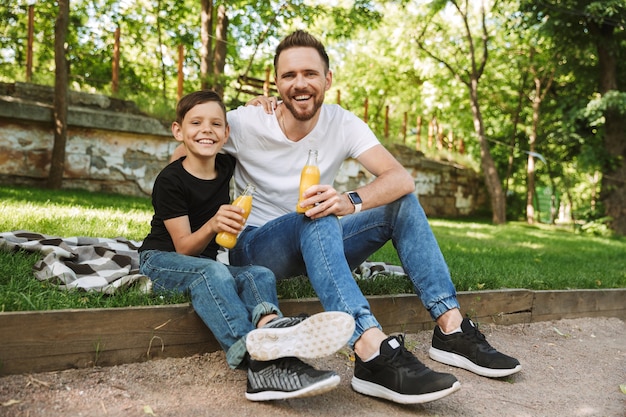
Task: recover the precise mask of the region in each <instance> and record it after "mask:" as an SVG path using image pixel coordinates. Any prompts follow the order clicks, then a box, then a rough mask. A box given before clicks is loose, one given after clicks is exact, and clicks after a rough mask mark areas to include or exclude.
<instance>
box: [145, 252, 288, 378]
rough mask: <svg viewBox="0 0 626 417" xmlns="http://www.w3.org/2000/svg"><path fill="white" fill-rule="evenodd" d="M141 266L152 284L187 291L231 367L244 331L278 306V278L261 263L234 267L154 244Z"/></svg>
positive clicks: (241, 352) (238, 358) (240, 352)
mask: <svg viewBox="0 0 626 417" xmlns="http://www.w3.org/2000/svg"><path fill="white" fill-rule="evenodd" d="M139 262H140V265H139V272H140V273H141V274H143V275H146V276H148V277H150V279H151V280H152V282H153V289H154V291H155V292H158V291H180V292H183V293H186V294H189V295H190V296H191V304H192V305H193V308H194V310H195V311H196V313H197V314H198V316H199V317H200V318H201V319H202V321H203V322H204V323H205V324H206V325H207V327H208V328H209V329H210V330H211V332H213V335H214V336H215V338H216V339H217V341H218V342H219V344H220V346H222V349H224V350H225V351H226V360H227V361H228V364H229V366H230V367H231V368H236V367H237V366H239V365H240V364H241V362H242V361H243V359H244V356H245V354H246V335H247V334H248V332H250V331H251V330H254V329H255V328H256V324H257V323H258V322H259V320H260V319H261V317H263V316H265V315H267V314H271V313H275V314H278V315H279V316H282V314H281V313H280V311H279V309H278V296H277V295H276V279H275V277H274V274H273V273H272V271H270V270H268V269H267V268H263V267H261V266H245V267H235V266H229V265H224V264H222V263H221V262H217V261H215V260H213V259H209V258H199V257H195V256H186V255H181V254H179V253H176V252H164V251H158V250H148V251H143V252H141V253H140V254H139Z"/></svg>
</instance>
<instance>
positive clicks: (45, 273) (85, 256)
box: [0, 230, 152, 294]
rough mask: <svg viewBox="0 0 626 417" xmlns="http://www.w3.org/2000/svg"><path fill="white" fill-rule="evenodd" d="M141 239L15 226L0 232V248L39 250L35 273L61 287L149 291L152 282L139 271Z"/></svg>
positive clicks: (106, 291) (106, 290) (107, 292)
mask: <svg viewBox="0 0 626 417" xmlns="http://www.w3.org/2000/svg"><path fill="white" fill-rule="evenodd" d="M140 245H141V242H136V241H131V240H128V239H124V238H121V237H120V238H115V239H107V238H94V237H68V238H62V237H58V236H48V235H43V234H40V233H34V232H28V231H25V230H18V231H13V232H4V233H0V249H4V250H8V251H13V250H20V249H21V250H25V251H28V252H40V253H42V254H43V255H44V257H43V259H41V260H40V261H38V262H37V263H35V265H34V267H33V271H34V273H35V277H36V278H37V279H39V280H41V281H48V282H50V283H53V284H54V285H56V286H58V287H59V288H60V289H73V288H76V289H82V290H85V291H99V292H103V293H106V294H113V293H114V292H115V291H116V290H117V289H119V288H125V287H129V286H131V285H135V286H137V287H138V288H139V289H141V290H142V291H143V292H146V293H148V292H150V291H151V288H152V282H151V281H150V279H149V278H148V277H146V276H145V275H141V274H139V253H138V252H137V249H138V248H139V246H140Z"/></svg>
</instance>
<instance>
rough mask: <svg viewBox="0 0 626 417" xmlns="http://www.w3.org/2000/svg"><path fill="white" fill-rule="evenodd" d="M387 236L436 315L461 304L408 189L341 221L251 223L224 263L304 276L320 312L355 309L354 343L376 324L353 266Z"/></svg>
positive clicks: (292, 217)
mask: <svg viewBox="0 0 626 417" xmlns="http://www.w3.org/2000/svg"><path fill="white" fill-rule="evenodd" d="M390 239H391V241H392V242H393V245H394V247H395V248H396V250H397V251H398V255H399V257H400V261H401V262H402V266H403V268H404V270H405V272H406V273H407V275H408V276H409V278H410V279H411V281H412V283H413V287H414V289H415V293H416V294H417V295H418V296H419V297H420V299H421V300H422V303H423V304H424V306H425V307H426V309H427V310H428V311H429V312H430V315H431V317H432V318H433V319H436V318H437V317H439V316H440V315H441V314H443V313H445V312H446V311H448V310H450V309H452V308H455V307H459V304H458V301H457V299H456V290H455V288H454V285H453V284H452V280H451V279H450V272H449V270H448V266H447V265H446V263H445V260H444V258H443V255H442V253H441V250H440V249H439V245H438V244H437V241H436V239H435V236H434V235H433V233H432V230H431V228H430V225H429V224H428V219H427V218H426V215H425V213H424V210H423V209H422V206H421V205H420V204H419V202H418V200H417V197H415V195H413V194H408V195H406V196H404V197H402V198H400V199H398V200H397V201H395V202H393V203H391V204H388V205H385V206H381V207H377V208H374V209H370V210H366V211H363V212H361V213H358V214H353V215H349V216H344V217H342V218H341V219H339V218H337V217H336V216H327V217H324V218H321V219H317V220H311V219H309V218H308V217H306V216H304V215H301V214H296V213H295V212H294V213H289V214H285V215H283V216H281V217H279V218H277V219H274V220H272V221H270V222H268V223H266V224H265V225H263V226H261V227H252V226H248V227H246V228H245V229H244V231H243V232H242V233H241V234H240V235H239V239H238V242H237V245H236V246H235V247H234V248H233V249H231V250H230V251H229V262H230V264H231V265H250V264H253V265H263V266H266V267H268V268H270V269H271V270H272V271H273V272H274V274H275V275H276V277H277V278H278V279H284V278H289V277H293V276H297V275H303V274H304V275H307V276H308V278H309V280H310V282H311V284H312V286H313V288H314V289H315V292H316V293H317V296H318V297H319V299H320V302H321V303H322V306H323V307H324V309H325V310H330V311H345V312H347V313H349V314H352V316H353V317H354V319H355V321H356V330H355V333H354V335H353V337H352V339H351V340H350V344H351V345H354V343H355V342H356V340H357V339H358V338H359V337H360V336H361V334H362V333H363V332H364V331H365V330H367V329H369V328H371V327H375V326H376V327H379V328H380V324H379V323H378V321H377V320H376V318H375V317H374V316H373V315H372V312H371V310H370V307H369V303H368V301H367V300H366V298H365V297H364V296H363V294H362V292H361V290H360V288H359V287H358V285H357V283H356V281H355V280H354V277H353V275H352V270H353V269H354V268H356V267H357V266H358V265H360V264H361V263H362V262H364V261H365V260H366V259H367V257H368V256H370V255H371V254H372V253H374V252H375V251H376V250H378V249H379V248H380V247H382V246H383V245H384V244H385V243H386V242H387V241H389V240H390Z"/></svg>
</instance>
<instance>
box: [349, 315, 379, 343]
mask: <svg viewBox="0 0 626 417" xmlns="http://www.w3.org/2000/svg"><path fill="white" fill-rule="evenodd" d="M355 324H356V327H355V329H354V334H353V335H352V337H351V338H350V340H349V341H348V346H350V347H351V348H352V349H353V350H354V344H355V343H356V341H357V340H359V337H361V336H362V335H363V333H365V331H366V330H368V329H371V328H372V327H376V328H378V329H380V330H382V329H383V328H382V326H381V325H380V323H378V321H377V320H376V318H375V317H374V316H373V315H371V314H369V315H365V316H361V317H358V318H357V319H356V320H355Z"/></svg>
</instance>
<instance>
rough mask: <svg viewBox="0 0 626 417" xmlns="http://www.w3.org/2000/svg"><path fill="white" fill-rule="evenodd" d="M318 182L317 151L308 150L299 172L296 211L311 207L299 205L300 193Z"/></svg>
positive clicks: (302, 211)
mask: <svg viewBox="0 0 626 417" xmlns="http://www.w3.org/2000/svg"><path fill="white" fill-rule="evenodd" d="M319 183H320V168H319V167H318V166H317V151H316V150H313V149H311V150H309V157H308V159H307V161H306V164H305V165H304V168H302V172H301V174H300V195H299V196H298V204H296V213H304V212H305V211H307V210H309V209H311V208H313V206H308V207H300V202H301V201H302V194H303V193H304V192H305V191H306V190H307V189H308V188H309V187H311V186H313V185H317V184H319Z"/></svg>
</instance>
